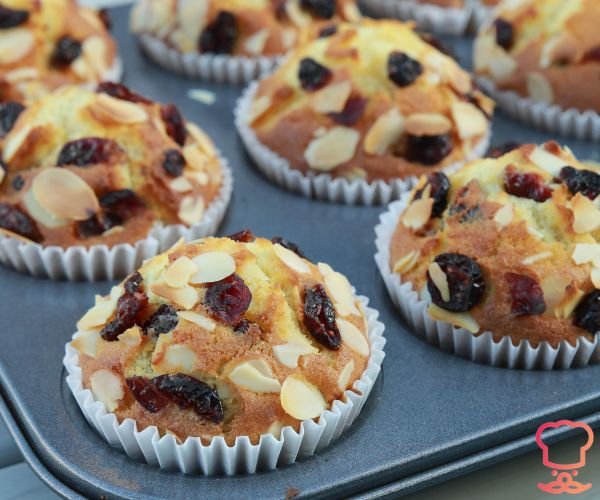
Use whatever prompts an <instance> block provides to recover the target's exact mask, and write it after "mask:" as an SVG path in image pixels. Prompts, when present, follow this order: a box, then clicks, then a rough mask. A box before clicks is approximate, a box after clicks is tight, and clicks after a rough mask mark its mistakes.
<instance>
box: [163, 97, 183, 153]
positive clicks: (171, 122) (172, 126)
mask: <svg viewBox="0 0 600 500" xmlns="http://www.w3.org/2000/svg"><path fill="white" fill-rule="evenodd" d="M160 116H161V117H162V120H163V122H164V123H165V127H166V129H167V134H168V135H169V137H170V138H171V139H173V140H174V141H175V142H176V143H177V144H179V145H180V146H183V144H184V143H185V138H186V137H187V130H186V128H185V122H184V120H183V116H181V113H180V112H179V109H177V106H175V104H166V105H164V106H162V107H161V108H160Z"/></svg>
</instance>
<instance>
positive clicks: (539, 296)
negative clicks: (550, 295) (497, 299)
mask: <svg viewBox="0 0 600 500" xmlns="http://www.w3.org/2000/svg"><path fill="white" fill-rule="evenodd" d="M505 277H506V281H507V282H508V286H509V293H510V297H511V312H512V313H513V314H515V315H516V316H532V315H537V314H543V313H544V312H545V311H546V303H545V302H544V292H543V291H542V287H541V286H540V284H539V283H538V282H537V281H536V280H534V279H533V278H530V277H529V276H525V275H524V274H517V273H506V275H505Z"/></svg>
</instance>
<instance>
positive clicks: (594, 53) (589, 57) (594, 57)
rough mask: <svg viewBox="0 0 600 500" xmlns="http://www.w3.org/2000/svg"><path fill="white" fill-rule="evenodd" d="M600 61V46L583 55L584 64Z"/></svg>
mask: <svg viewBox="0 0 600 500" xmlns="http://www.w3.org/2000/svg"><path fill="white" fill-rule="evenodd" d="M598 61H600V46H599V47H594V48H592V49H590V50H588V51H587V52H586V53H585V54H584V55H583V60H582V62H598Z"/></svg>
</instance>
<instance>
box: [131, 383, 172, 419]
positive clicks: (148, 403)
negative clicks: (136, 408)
mask: <svg viewBox="0 0 600 500" xmlns="http://www.w3.org/2000/svg"><path fill="white" fill-rule="evenodd" d="M125 382H126V383H127V387H129V390H130V391H131V393H132V394H133V397H134V398H135V399H136V401H137V402H138V403H139V404H141V405H142V406H143V407H144V408H146V410H148V411H149V412H150V413H157V412H159V411H160V410H162V409H163V408H164V407H165V406H168V405H169V404H170V403H171V400H170V399H169V398H168V397H167V396H165V395H164V394H163V393H162V392H161V391H160V390H159V389H158V388H157V387H156V386H155V385H154V384H153V383H152V382H151V381H150V380H148V379H146V378H144V377H138V376H134V377H129V378H127V379H125Z"/></svg>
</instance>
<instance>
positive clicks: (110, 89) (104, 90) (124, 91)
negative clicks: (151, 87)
mask: <svg viewBox="0 0 600 500" xmlns="http://www.w3.org/2000/svg"><path fill="white" fill-rule="evenodd" d="M96 92H98V94H108V95H109V96H111V97H115V98H116V99H121V100H123V101H129V102H136V103H142V104H152V101H151V100H150V99H147V98H146V97H144V96H143V95H140V94H137V93H135V92H132V91H131V90H130V89H129V88H128V87H126V86H125V85H122V84H121V83H114V82H101V83H99V84H98V86H97V87H96Z"/></svg>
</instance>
